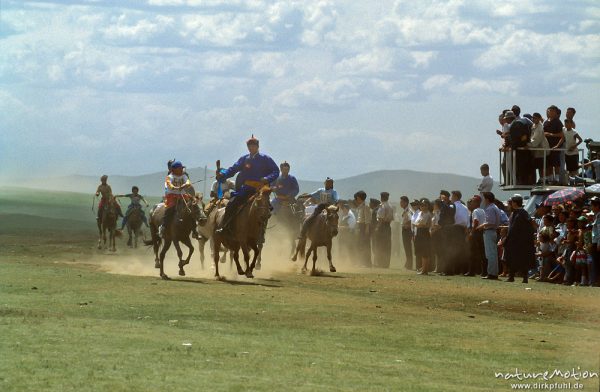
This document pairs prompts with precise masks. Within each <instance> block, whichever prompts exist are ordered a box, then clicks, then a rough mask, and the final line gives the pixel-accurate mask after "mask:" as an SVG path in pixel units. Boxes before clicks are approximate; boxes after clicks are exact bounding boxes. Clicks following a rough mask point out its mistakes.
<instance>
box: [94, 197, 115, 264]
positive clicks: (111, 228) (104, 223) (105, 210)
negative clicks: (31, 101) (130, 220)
mask: <svg viewBox="0 0 600 392" xmlns="http://www.w3.org/2000/svg"><path fill="white" fill-rule="evenodd" d="M118 209H119V205H118V204H117V200H116V199H115V198H114V196H111V198H110V199H109V200H108V202H106V203H105V204H104V205H103V206H102V214H101V217H102V219H101V220H99V221H98V233H99V237H98V249H102V243H104V248H106V232H107V231H108V248H109V249H110V250H111V251H112V252H116V251H117V248H116V245H115V236H116V232H117V218H118V216H119V213H118Z"/></svg>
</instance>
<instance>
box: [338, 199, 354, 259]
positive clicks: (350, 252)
mask: <svg viewBox="0 0 600 392" xmlns="http://www.w3.org/2000/svg"><path fill="white" fill-rule="evenodd" d="M338 205H339V206H340V220H339V225H338V228H339V233H338V235H337V239H338V245H339V249H340V258H341V259H342V260H348V261H350V262H352V263H353V264H354V263H355V258H356V255H355V253H356V252H355V242H356V240H355V238H354V229H355V228H356V216H355V215H354V213H353V212H352V210H351V209H350V206H349V205H348V204H346V203H345V202H340V203H338Z"/></svg>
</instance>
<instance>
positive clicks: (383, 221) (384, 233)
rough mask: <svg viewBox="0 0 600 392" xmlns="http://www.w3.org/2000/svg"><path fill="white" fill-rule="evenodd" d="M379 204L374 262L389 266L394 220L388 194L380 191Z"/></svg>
mask: <svg viewBox="0 0 600 392" xmlns="http://www.w3.org/2000/svg"><path fill="white" fill-rule="evenodd" d="M380 197H381V205H380V206H379V208H378V209H377V228H376V230H375V235H376V237H377V241H376V242H377V245H378V248H379V249H378V251H377V250H376V253H375V254H376V256H377V255H378V256H379V257H376V259H375V260H374V261H375V264H376V265H377V266H378V267H380V268H389V267H390V257H391V255H392V227H391V223H392V221H393V220H394V209H393V208H392V206H391V205H390V203H389V200H390V194H389V193H388V192H381V194H380Z"/></svg>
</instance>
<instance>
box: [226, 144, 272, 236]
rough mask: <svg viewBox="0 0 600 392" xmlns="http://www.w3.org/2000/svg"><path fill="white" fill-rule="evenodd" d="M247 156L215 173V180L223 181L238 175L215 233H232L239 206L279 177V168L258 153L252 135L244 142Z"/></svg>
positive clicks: (266, 156)
mask: <svg viewBox="0 0 600 392" xmlns="http://www.w3.org/2000/svg"><path fill="white" fill-rule="evenodd" d="M246 145H247V146H248V152H249V154H247V155H244V156H242V157H241V158H240V159H238V161H237V162H236V163H234V164H233V166H231V167H230V168H229V169H227V170H218V171H217V176H216V177H217V180H218V181H220V182H223V181H225V180H226V179H227V178H230V177H233V176H234V175H235V174H236V173H239V174H238V176H237V178H236V180H235V191H234V192H233V193H232V194H231V198H230V199H229V203H228V204H227V207H225V216H224V217H223V223H222V227H221V228H220V229H218V230H217V231H218V232H220V233H227V234H231V233H232V232H233V227H232V226H233V218H234V217H235V215H236V213H237V212H238V210H239V208H240V206H242V205H244V203H245V202H246V201H247V200H248V199H249V198H250V196H252V195H253V194H255V193H256V190H257V189H258V188H259V187H261V186H263V185H267V184H270V183H272V182H273V181H275V180H276V179H277V177H278V176H279V168H278V167H277V164H276V163H275V161H273V159H272V158H271V157H270V156H268V155H266V154H261V153H260V152H258V147H259V142H258V139H256V138H255V137H254V135H252V137H251V138H250V139H248V141H247V142H246Z"/></svg>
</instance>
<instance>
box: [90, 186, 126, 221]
mask: <svg viewBox="0 0 600 392" xmlns="http://www.w3.org/2000/svg"><path fill="white" fill-rule="evenodd" d="M107 181H108V176H107V175H106V174H104V175H103V176H102V177H100V182H101V184H100V185H98V189H96V197H98V196H99V195H102V197H101V198H100V202H99V203H98V215H97V216H96V220H97V221H98V222H100V221H102V209H103V208H104V206H105V205H107V204H108V203H109V202H110V200H111V199H112V188H111V187H110V185H108V184H107ZM115 204H116V206H117V213H118V214H119V216H120V217H123V213H122V212H121V206H120V205H119V204H118V203H115Z"/></svg>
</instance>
